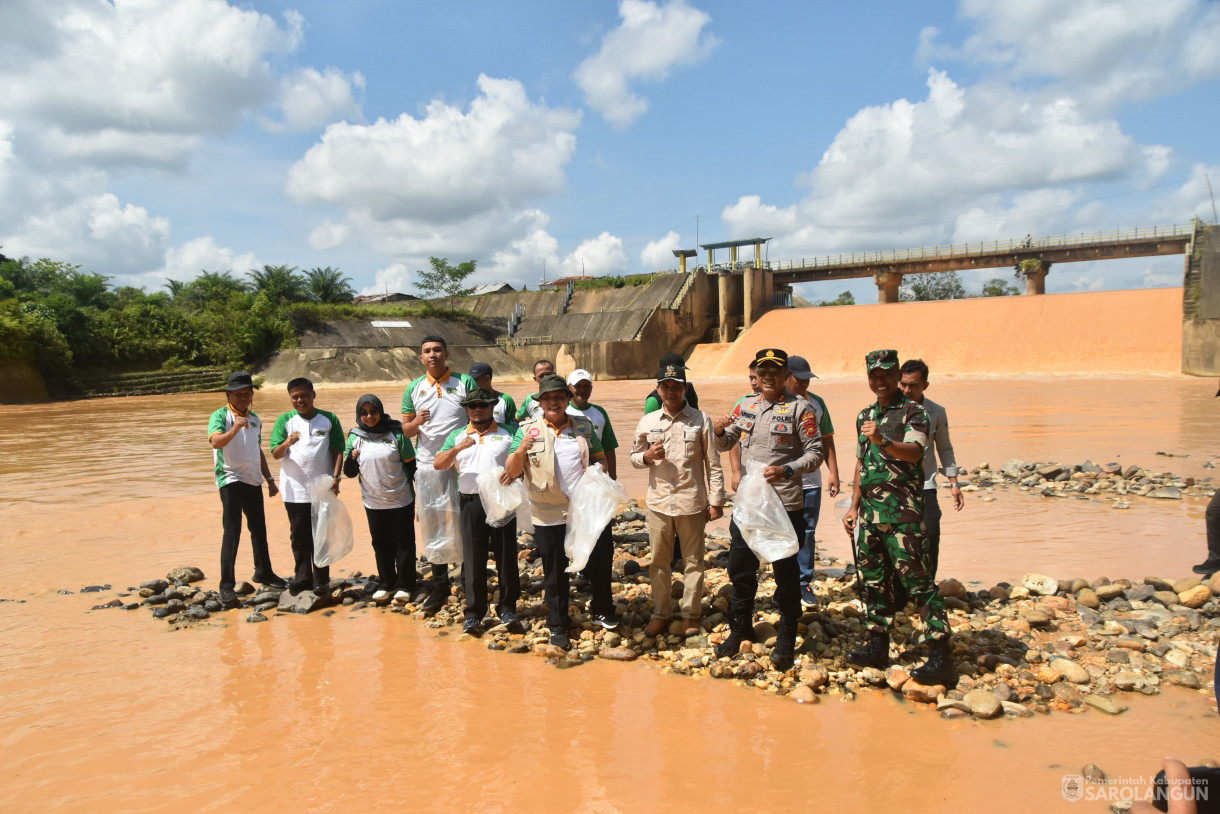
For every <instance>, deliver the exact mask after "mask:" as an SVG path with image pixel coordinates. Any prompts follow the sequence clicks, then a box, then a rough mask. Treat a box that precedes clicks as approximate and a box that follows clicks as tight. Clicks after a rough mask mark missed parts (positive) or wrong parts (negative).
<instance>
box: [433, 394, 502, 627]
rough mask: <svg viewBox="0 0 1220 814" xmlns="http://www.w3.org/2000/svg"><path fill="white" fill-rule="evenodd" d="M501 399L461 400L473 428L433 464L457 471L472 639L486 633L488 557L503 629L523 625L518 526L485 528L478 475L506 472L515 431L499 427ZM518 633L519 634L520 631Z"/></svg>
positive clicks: (458, 434) (457, 434) (452, 439)
mask: <svg viewBox="0 0 1220 814" xmlns="http://www.w3.org/2000/svg"><path fill="white" fill-rule="evenodd" d="M499 399H500V397H499V394H497V393H494V392H492V391H491V390H487V389H485V388H482V387H480V388H478V389H477V390H474V391H472V392H470V393H467V394H466V396H465V397H464V398H463V399H462V402H461V404H462V407H464V408H465V409H466V416H467V418H469V419H470V423H469V424H467V425H466V426H465V427H459V428H457V429H456V430H454V431H453V432H451V433H449V436H448V437H447V438H446V439H445V443H444V444H442V445H441V448H440V451H439V452H437V453H436V458H435V460H433V462H432V466H433V468H435V469H457V471H458V493H459V497H458V507H459V513H460V515H459V516H460V518H461V520H460V524H461V529H462V563H463V565H462V576H463V581H464V582H465V583H466V584H465V588H466V621H465V623H464V624H463V625H462V630H463V631H465V632H466V633H469V634H471V635H472V636H479V635H481V634H482V632H483V617H485V616H486V615H487V555H488V552H489V551H490V553H491V556H492V558H494V559H495V561H496V578H497V579H498V580H499V582H500V602H499V604H498V605H497V606H496V612H497V613H498V614H499V616H500V622H501V623H502V624H505V625H509V626H510V627H512V626H517V625H519V624H520V621H519V618H518V616H517V599H518V598H519V597H520V596H521V577H520V574H519V573H518V571H517V520H516V518H513V519H511V520H509V521H508V523H506V524H505V525H503V526H501V527H500V528H492V527H491V526H489V525H487V512H486V510H484V508H483V500H482V498H480V497H479V484H478V480H479V475H481V474H483V473H484V472H486V471H487V470H489V469H493V468H494V467H497V466H499V467H503V466H504V462H505V461H506V460H507V459H508V450H509V447H511V446H512V443H513V430H512V429H510V428H509V427H506V426H504V425H503V424H497V423H496V422H495V420H494V419H493V418H492V410H493V409H494V408H495V406H496V402H497V401H499ZM518 632H520V631H518Z"/></svg>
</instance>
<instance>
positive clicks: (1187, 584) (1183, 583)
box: [1172, 577, 1203, 594]
mask: <svg viewBox="0 0 1220 814" xmlns="http://www.w3.org/2000/svg"><path fill="white" fill-rule="evenodd" d="M1202 584H1203V580H1202V578H1200V577H1186V578H1184V579H1179V580H1178V581H1177V582H1175V583H1174V584H1173V588H1172V590H1173V592H1174V593H1175V594H1180V593H1185V592H1186V591H1189V590H1190V589H1191V588H1193V587H1195V586H1196V585H1202Z"/></svg>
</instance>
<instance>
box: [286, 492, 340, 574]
mask: <svg viewBox="0 0 1220 814" xmlns="http://www.w3.org/2000/svg"><path fill="white" fill-rule="evenodd" d="M309 507H310V504H308V503H285V504H284V508H285V509H287V510H288V537H289V539H291V540H292V559H293V560H294V561H295V563H296V570H295V574H294V576H293V579H294V581H296V582H297V584H299V585H301V586H302V587H306V586H309V585H313V586H314V587H315V588H324V587H326V586H327V585H329V584H330V566H329V565H328V566H317V565H314V564H313V518H312V517H310V508H309Z"/></svg>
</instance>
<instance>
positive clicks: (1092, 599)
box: [1076, 588, 1101, 610]
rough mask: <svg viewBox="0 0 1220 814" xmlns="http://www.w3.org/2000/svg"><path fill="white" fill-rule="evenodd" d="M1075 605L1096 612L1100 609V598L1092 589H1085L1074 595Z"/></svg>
mask: <svg viewBox="0 0 1220 814" xmlns="http://www.w3.org/2000/svg"><path fill="white" fill-rule="evenodd" d="M1076 604H1078V605H1083V606H1084V607H1086V608H1091V609H1093V610H1096V609H1097V608H1100V607H1101V597H1099V596H1098V595H1097V593H1096V591H1094V590H1093V589H1092V588H1085V589H1084V590H1083V591H1081V592H1080V593H1078V594H1076Z"/></svg>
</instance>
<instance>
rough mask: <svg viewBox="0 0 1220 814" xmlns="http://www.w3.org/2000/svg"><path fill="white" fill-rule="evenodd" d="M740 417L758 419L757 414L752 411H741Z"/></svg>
mask: <svg viewBox="0 0 1220 814" xmlns="http://www.w3.org/2000/svg"><path fill="white" fill-rule="evenodd" d="M741 417H742V418H749V419H754V418H757V417H758V414H757V413H755V412H754V411H753V410H742V411H741Z"/></svg>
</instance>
